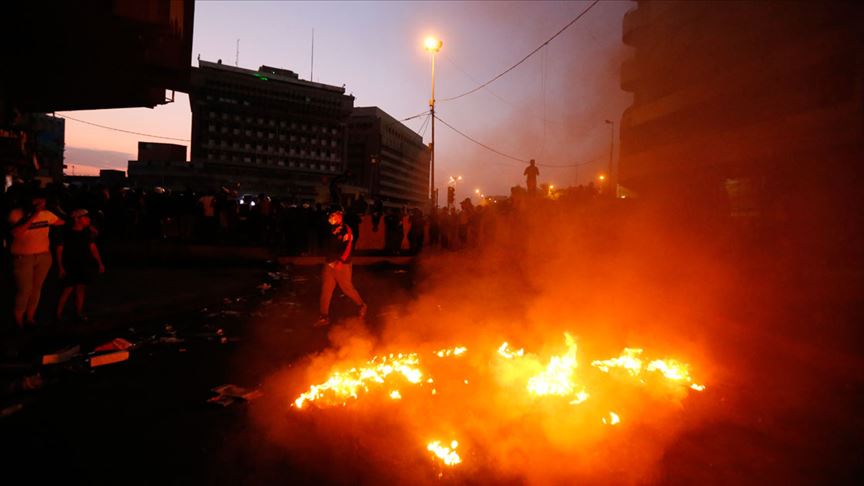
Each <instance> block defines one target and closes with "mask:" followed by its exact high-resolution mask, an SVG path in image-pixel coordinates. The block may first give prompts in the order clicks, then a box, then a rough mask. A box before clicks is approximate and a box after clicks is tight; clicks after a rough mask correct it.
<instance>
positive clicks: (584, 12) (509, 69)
mask: <svg viewBox="0 0 864 486" xmlns="http://www.w3.org/2000/svg"><path fill="white" fill-rule="evenodd" d="M598 3H600V0H594V3H592V4H591V5H589V6H588V8H586V9H585V10H583V11H582V13H580V14H579V15H577V16H576V18H574V19H573V20H571V21H570V23H568V24H567V25H565V26H564V27H563V28H562V29H561V30H559V31H558V32H556V33H555V35H553V36H552V37H550V38H549V40H547V41H546V42H544V43H542V44H540V46H539V47H537V48H536V49H534V50H533V51H531V52H530V53H529V54H528V55H527V56H525V57H523V58H522V60H520V61H519V62H517V63H516V64H514V65H512V66H510V67H509V68H507V70H506V71H504V72H503V73H501V74H499V75H497V76H495V77H494V78H492V79H490V80H489V81H486V82H485V83H483V84H481V85H480V86H477V87H476V88H474V89H472V90H470V91H466V92H464V93H462V94H460V95H458V96H453V97H451V98H442V99H440V100H438V101H439V102H443V101H453V100H457V99H459V98H461V97H463V96H468V95H469V94H471V93H476V92H477V91H479V90H481V89H483V88H485V87H486V86H489V85H490V84H492V83H493V82H495V81H496V80H497V79H498V78H500V77H501V76H504V75H505V74H507V73H509V72H510V71H512V70H514V69H516V67H518V66H519V65H520V64H522V63H523V62H525V61H527V60H528V58H529V57H531V56H533V55H534V54H536V53H537V51H539V50H540V49H543V48H544V47H546V46H547V45H548V44H549V43H550V42H552V41H553V40H554V39H555V38H556V37H558V36H559V35H561V33H562V32H564V31H565V30H567V29H568V28H570V26H571V25H573V24H575V23H576V21H578V20H579V19H581V18H582V16H583V15H585V14H586V13H588V11H589V10H591V9H592V8H594V6H595V5H597V4H598Z"/></svg>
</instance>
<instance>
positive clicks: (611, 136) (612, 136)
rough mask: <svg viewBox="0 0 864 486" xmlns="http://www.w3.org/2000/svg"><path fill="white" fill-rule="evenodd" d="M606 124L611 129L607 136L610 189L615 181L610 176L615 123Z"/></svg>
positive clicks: (608, 121)
mask: <svg viewBox="0 0 864 486" xmlns="http://www.w3.org/2000/svg"><path fill="white" fill-rule="evenodd" d="M606 123H607V124H608V125H609V126H610V127H611V128H612V131H611V133H610V134H609V185H610V187H611V185H612V181H614V180H615V178H614V177H613V176H612V174H613V172H612V154H613V153H614V152H615V122H613V121H612V120H606ZM616 187H617V184H616ZM615 192H618V191H615ZM613 196H617V194H613Z"/></svg>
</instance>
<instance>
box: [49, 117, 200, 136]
mask: <svg viewBox="0 0 864 486" xmlns="http://www.w3.org/2000/svg"><path fill="white" fill-rule="evenodd" d="M56 116H57V118H62V119H64V120H72V121H76V122H78V123H83V124H85V125H92V126H94V127H98V128H104V129H105V130H113V131H115V132H122V133H129V134H131V135H140V136H142V137H150V138H161V139H164V140H177V141H179V142H191V140H189V139H188V138H175V137H163V136H161V135H152V134H149V133H141V132H133V131H131V130H123V129H122V128H115V127H109V126H105V125H99V124H98V123H93V122H88V121H85V120H79V119H78V118H72V117H71V116H69V115H56Z"/></svg>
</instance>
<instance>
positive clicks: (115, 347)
mask: <svg viewBox="0 0 864 486" xmlns="http://www.w3.org/2000/svg"><path fill="white" fill-rule="evenodd" d="M133 346H135V345H134V344H132V343H130V342H129V341H127V340H125V339H123V338H116V339H114V340H113V341H111V342H110V343H105V344H102V345H100V346H96V349H94V350H93V351H96V352H100V351H125V350H127V349H130V348H132V347H133Z"/></svg>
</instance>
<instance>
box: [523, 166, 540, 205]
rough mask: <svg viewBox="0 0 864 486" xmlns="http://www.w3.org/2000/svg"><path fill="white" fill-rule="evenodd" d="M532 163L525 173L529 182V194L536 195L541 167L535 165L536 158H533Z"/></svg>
mask: <svg viewBox="0 0 864 486" xmlns="http://www.w3.org/2000/svg"><path fill="white" fill-rule="evenodd" d="M530 164H531V165H529V166H528V167H525V172H523V175H525V178H526V183H527V184H528V196H530V197H534V195H535V194H537V176H538V175H540V169H538V168H537V166H536V165H534V159H531V162H530Z"/></svg>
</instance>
